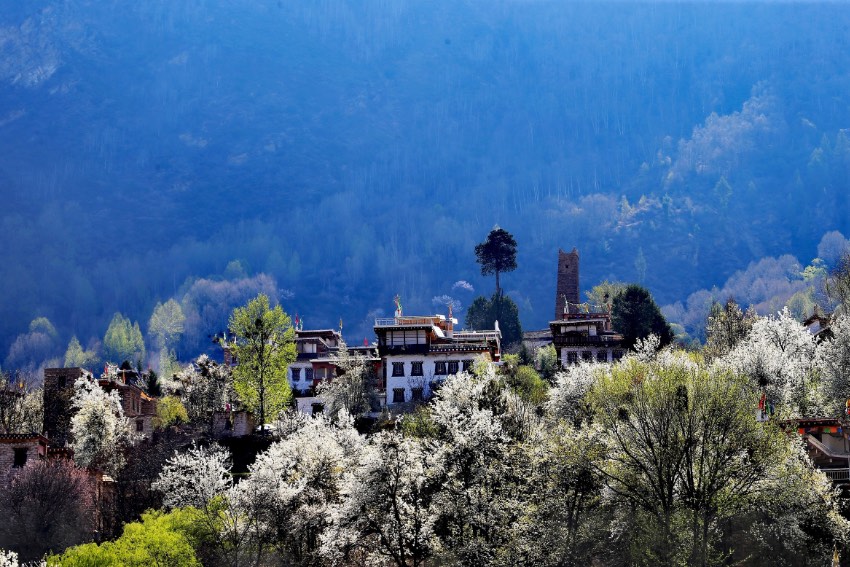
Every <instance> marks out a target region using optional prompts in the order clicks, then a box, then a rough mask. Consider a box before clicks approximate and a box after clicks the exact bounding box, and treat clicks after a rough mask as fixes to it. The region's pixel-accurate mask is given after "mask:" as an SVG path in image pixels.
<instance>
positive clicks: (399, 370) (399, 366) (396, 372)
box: [393, 362, 404, 376]
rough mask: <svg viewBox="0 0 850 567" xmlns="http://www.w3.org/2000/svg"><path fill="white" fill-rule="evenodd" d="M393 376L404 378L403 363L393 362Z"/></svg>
mask: <svg viewBox="0 0 850 567" xmlns="http://www.w3.org/2000/svg"><path fill="white" fill-rule="evenodd" d="M393 376H404V363H403V362H393Z"/></svg>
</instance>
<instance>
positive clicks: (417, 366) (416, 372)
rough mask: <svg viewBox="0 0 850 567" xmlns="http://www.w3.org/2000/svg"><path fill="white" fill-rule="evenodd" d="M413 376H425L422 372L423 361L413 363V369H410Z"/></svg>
mask: <svg viewBox="0 0 850 567" xmlns="http://www.w3.org/2000/svg"><path fill="white" fill-rule="evenodd" d="M410 375H411V376H424V373H423V372H422V361H418V362H413V363H412V367H411V369H410Z"/></svg>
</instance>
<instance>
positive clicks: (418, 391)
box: [410, 388, 422, 402]
mask: <svg viewBox="0 0 850 567" xmlns="http://www.w3.org/2000/svg"><path fill="white" fill-rule="evenodd" d="M410 393H411V398H410V399H411V400H413V401H414V402H421V401H422V388H411V389H410Z"/></svg>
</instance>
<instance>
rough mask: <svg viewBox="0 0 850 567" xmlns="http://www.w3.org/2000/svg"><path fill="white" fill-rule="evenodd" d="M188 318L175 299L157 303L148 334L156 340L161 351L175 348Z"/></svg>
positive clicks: (149, 323)
mask: <svg viewBox="0 0 850 567" xmlns="http://www.w3.org/2000/svg"><path fill="white" fill-rule="evenodd" d="M185 321H186V316H185V315H184V314H183V308H182V307H180V304H179V303H177V302H176V301H175V300H174V299H169V300H168V301H166V302H165V303H157V304H156V307H154V310H153V313H152V314H151V318H150V321H148V333H150V335H151V336H152V337H153V338H154V342H155V344H156V346H157V347H159V348H161V349H170V348H174V345H175V344H177V342H178V341H179V340H180V336H181V335H182V334H183V323H184V322H185Z"/></svg>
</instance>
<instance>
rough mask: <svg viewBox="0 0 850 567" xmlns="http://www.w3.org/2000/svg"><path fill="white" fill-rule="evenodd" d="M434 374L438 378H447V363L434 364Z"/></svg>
mask: <svg viewBox="0 0 850 567" xmlns="http://www.w3.org/2000/svg"><path fill="white" fill-rule="evenodd" d="M434 374H436V375H437V376H445V375H446V374H447V372H446V363H445V362H437V363H436V364H434Z"/></svg>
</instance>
